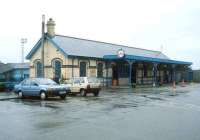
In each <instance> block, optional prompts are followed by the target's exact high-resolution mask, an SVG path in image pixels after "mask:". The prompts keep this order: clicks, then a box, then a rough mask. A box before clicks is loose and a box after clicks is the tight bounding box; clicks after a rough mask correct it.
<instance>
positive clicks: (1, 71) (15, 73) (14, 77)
mask: <svg viewBox="0 0 200 140" xmlns="http://www.w3.org/2000/svg"><path fill="white" fill-rule="evenodd" d="M28 77H29V63H7V64H0V81H1V82H19V81H21V80H23V79H25V78H28Z"/></svg>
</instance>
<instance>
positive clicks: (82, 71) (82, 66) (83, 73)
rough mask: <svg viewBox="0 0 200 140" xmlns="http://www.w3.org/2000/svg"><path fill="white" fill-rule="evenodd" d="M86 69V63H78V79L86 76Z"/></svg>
mask: <svg viewBox="0 0 200 140" xmlns="http://www.w3.org/2000/svg"><path fill="white" fill-rule="evenodd" d="M86 68H87V63H86V62H80V77H85V76H86Z"/></svg>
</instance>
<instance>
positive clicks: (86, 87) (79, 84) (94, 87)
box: [65, 77, 101, 96]
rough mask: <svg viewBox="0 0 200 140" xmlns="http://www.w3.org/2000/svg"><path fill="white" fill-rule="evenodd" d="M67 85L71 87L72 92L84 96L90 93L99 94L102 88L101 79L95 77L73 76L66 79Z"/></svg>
mask: <svg viewBox="0 0 200 140" xmlns="http://www.w3.org/2000/svg"><path fill="white" fill-rule="evenodd" d="M65 85H66V86H67V87H69V88H70V91H71V93H72V94H81V95H82V96H86V95H87V94H88V93H93V94H94V96H98V95H99V91H100V90H101V83H100V81H99V80H98V79H97V78H93V77H90V78H89V77H75V78H71V79H69V80H67V81H65Z"/></svg>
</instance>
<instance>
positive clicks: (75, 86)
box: [71, 78, 80, 92]
mask: <svg viewBox="0 0 200 140" xmlns="http://www.w3.org/2000/svg"><path fill="white" fill-rule="evenodd" d="M71 91H72V92H80V79H78V78H74V79H73V82H72V88H71Z"/></svg>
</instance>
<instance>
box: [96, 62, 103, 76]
mask: <svg viewBox="0 0 200 140" xmlns="http://www.w3.org/2000/svg"><path fill="white" fill-rule="evenodd" d="M97 77H103V64H102V63H98V65H97Z"/></svg>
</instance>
